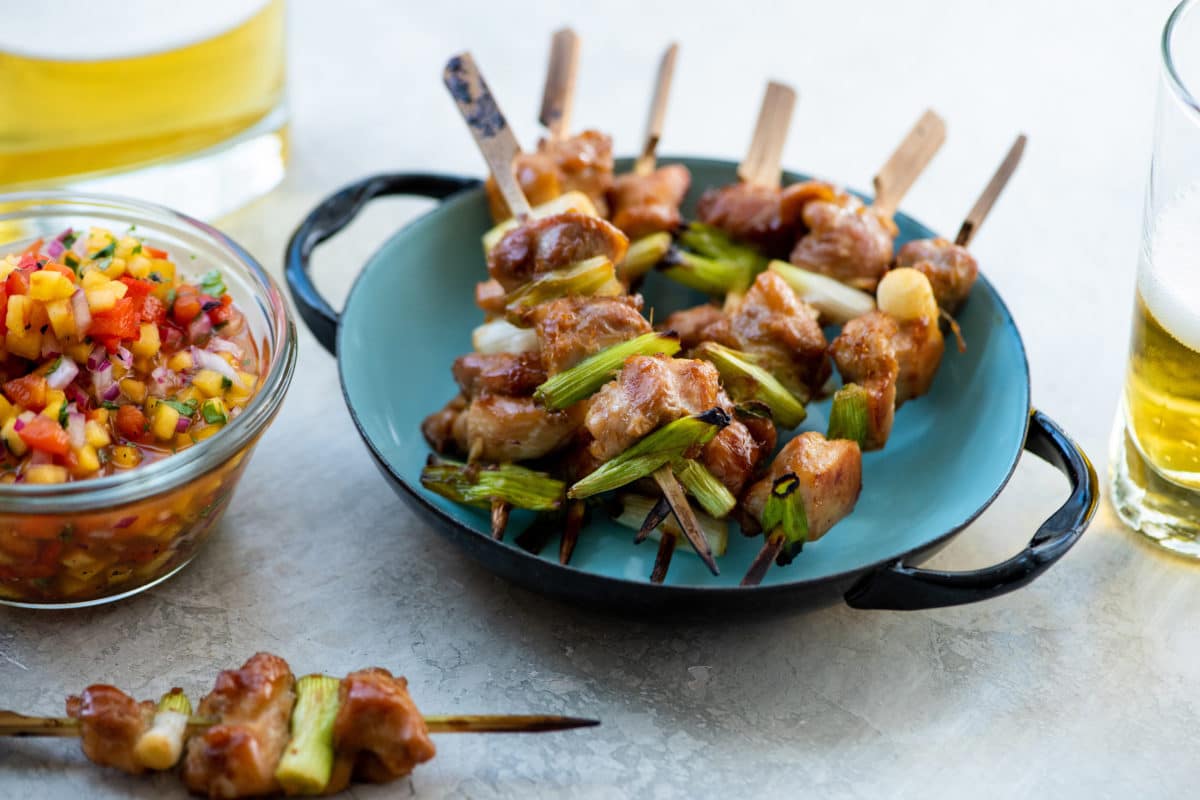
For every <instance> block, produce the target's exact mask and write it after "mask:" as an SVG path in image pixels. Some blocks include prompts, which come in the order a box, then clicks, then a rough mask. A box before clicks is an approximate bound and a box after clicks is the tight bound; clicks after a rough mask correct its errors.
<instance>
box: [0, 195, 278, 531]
mask: <svg viewBox="0 0 1200 800" xmlns="http://www.w3.org/2000/svg"><path fill="white" fill-rule="evenodd" d="M106 211H107V212H109V213H114V212H118V211H119V212H124V213H127V214H132V215H137V216H138V217H139V222H138V223H137V224H138V225H139V226H141V224H142V223H141V221H140V220H141V219H142V218H144V219H145V226H146V229H147V230H149V231H153V230H156V229H161V230H169V229H171V228H175V229H176V230H181V231H184V232H186V233H189V234H191V235H193V236H199V237H201V238H202V239H206V240H207V241H208V243H210V244H212V245H214V246H216V247H217V249H219V250H221V251H222V252H223V254H224V255H227V256H228V257H229V259H230V261H232V262H235V263H237V264H238V266H239V267H241V268H242V269H243V270H244V271H245V273H246V275H247V276H248V277H249V278H250V282H251V284H252V285H253V287H254V289H255V300H256V301H257V304H258V305H259V306H260V307H261V309H262V311H263V314H264V316H265V317H266V319H267V325H268V328H269V329H270V336H271V338H272V341H271V347H272V352H271V354H270V363H269V365H268V367H267V370H266V373H265V375H264V374H262V373H261V372H260V376H261V377H260V380H261V381H262V383H261V385H260V388H259V390H258V391H257V392H256V393H255V394H254V396H253V397H252V398H251V400H250V402H249V403H248V404H247V405H246V406H245V409H244V410H243V411H242V413H240V414H238V416H237V417H235V418H234V419H233V421H232V422H230V423H229V424H228V425H227V426H226V427H225V428H224V429H222V430H221V431H220V432H219V433H218V434H217V435H215V436H212V437H210V438H208V439H205V440H204V441H202V442H199V443H197V444H196V445H195V446H193V447H189V448H187V449H186V450H184V451H183V452H179V453H173V454H171V455H170V456H168V457H166V458H163V459H160V460H158V461H155V462H154V463H152V464H148V465H146V466H144V467H142V466H139V467H134V468H133V469H130V470H128V471H121V472H114V473H112V474H111V475H105V476H103V477H99V478H86V479H83V480H78V481H69V482H67V483H60V484H21V483H12V484H0V513H14V512H15V513H42V514H65V513H71V512H78V511H84V510H98V509H102V508H111V507H116V506H120V505H126V504H128V503H131V502H136V501H139V500H144V499H146V498H147V497H151V496H154V495H157V494H160V493H163V492H165V491H169V490H171V489H174V488H176V487H177V486H179V485H182V484H184V483H186V482H188V481H190V480H192V479H194V478H196V477H199V476H200V475H203V474H205V473H207V472H209V471H210V470H212V469H214V468H216V467H218V466H220V465H221V464H223V463H225V462H226V461H228V460H229V459H230V458H232V457H233V456H234V455H235V454H236V453H238V452H240V451H241V450H243V449H244V448H245V447H247V446H248V445H251V444H253V442H254V440H255V439H256V438H257V437H258V436H259V435H260V434H261V433H262V432H263V430H265V429H266V427H267V425H268V424H269V423H270V422H271V420H272V418H273V417H274V416H275V414H276V412H277V411H278V410H279V407H280V405H281V404H282V403H283V398H284V395H285V394H286V393H287V388H288V385H289V384H290V383H291V379H292V375H293V373H294V371H295V367H296V358H297V342H298V337H297V333H296V325H295V321H294V320H293V319H292V314H291V309H290V308H289V307H288V304H287V302H286V301H285V300H284V299H283V293H282V292H281V291H280V288H279V286H278V284H277V283H276V282H275V280H274V279H273V278H272V277H271V275H270V273H268V272H267V271H266V269H264V268H263V266H262V265H261V264H260V263H259V262H258V260H257V259H255V258H254V256H252V255H250V253H249V252H248V251H247V250H246V249H245V248H243V247H242V246H241V245H239V244H238V243H237V242H235V241H234V240H233V239H232V238H230V237H229V236H227V235H226V234H224V233H222V232H221V231H220V230H218V229H217V228H215V227H214V226H212V225H210V224H208V223H206V222H203V221H201V220H199V219H196V218H195V217H192V216H189V215H187V214H184V213H182V212H179V211H175V210H174V209H171V208H168V207H166V206H162V205H158V204H156V203H148V202H144V201H141V200H136V199H133V198H129V197H123V196H120V195H114V194H98V193H88V192H73V191H66V190H39V191H27V192H11V193H7V194H0V222H5V221H9V220H20V219H27V218H31V217H35V216H38V215H40V214H39V212H45V213H46V215H50V214H54V213H58V214H63V215H67V216H69V215H70V214H71V213H80V214H85V213H89V212H94V213H104V212H106ZM222 268H225V267H222Z"/></svg>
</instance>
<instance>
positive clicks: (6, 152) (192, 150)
mask: <svg viewBox="0 0 1200 800" xmlns="http://www.w3.org/2000/svg"><path fill="white" fill-rule="evenodd" d="M20 6H21V8H20V10H19V11H17V10H15V9H14V10H13V12H14V13H10V14H5V18H4V24H3V25H0V191H5V192H6V191H14V190H22V189H32V188H45V187H52V186H53V187H64V186H65V187H70V188H78V189H80V190H82V191H103V192H112V193H118V194H126V195H133V196H136V197H139V198H141V199H144V200H152V201H156V202H160V203H163V204H165V205H168V206H170V207H173V208H180V209H182V210H184V211H188V212H190V213H193V214H194V215H196V216H200V217H202V218H212V217H215V216H219V215H221V214H224V213H226V212H228V211H232V210H233V209H235V208H237V207H239V206H240V205H243V204H244V203H246V202H248V201H249V200H251V199H253V198H254V197H257V196H258V195H261V194H263V193H264V192H266V191H268V190H269V189H271V188H272V187H273V186H275V184H277V183H278V182H279V180H280V179H281V178H282V177H283V168H284V161H285V157H286V127H285V123H286V113H285V108H284V102H283V98H284V91H283V89H284V2H283V0H204V2H186V3H169V2H163V1H162V0H37V2H26V3H21V4H20Z"/></svg>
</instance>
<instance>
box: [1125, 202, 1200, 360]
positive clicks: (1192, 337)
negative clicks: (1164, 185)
mask: <svg viewBox="0 0 1200 800" xmlns="http://www.w3.org/2000/svg"><path fill="white" fill-rule="evenodd" d="M1138 292H1139V293H1140V294H1141V296H1142V300H1143V301H1144V302H1145V303H1146V308H1147V309H1149V311H1150V313H1151V314H1153V315H1154V318H1155V319H1156V320H1158V323H1159V324H1160V325H1162V326H1163V328H1165V329H1166V330H1167V332H1169V333H1170V334H1171V335H1172V336H1174V337H1175V338H1176V339H1178V340H1179V341H1180V342H1181V343H1182V344H1185V345H1187V346H1188V347H1190V348H1191V349H1193V350H1200V185H1196V186H1192V187H1191V188H1189V189H1188V190H1187V191H1185V192H1183V193H1181V194H1180V195H1179V196H1178V197H1176V199H1175V200H1173V201H1171V202H1170V203H1169V204H1168V205H1167V206H1166V207H1165V208H1163V210H1162V211H1161V212H1160V213H1159V215H1158V218H1157V219H1156V220H1155V221H1154V230H1153V231H1152V232H1151V233H1150V235H1149V242H1148V243H1147V244H1146V245H1145V246H1144V247H1143V252H1142V258H1141V263H1140V264H1139V265H1138Z"/></svg>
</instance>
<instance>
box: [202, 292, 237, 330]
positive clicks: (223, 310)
mask: <svg viewBox="0 0 1200 800" xmlns="http://www.w3.org/2000/svg"><path fill="white" fill-rule="evenodd" d="M233 314H234V311H233V298H232V297H230V296H229V295H223V296H222V297H221V305H219V306H217V307H216V308H213V309H209V312H208V318H209V319H210V320H212V324H213V325H224V324H225V323H226V322H229V320H231V319H233Z"/></svg>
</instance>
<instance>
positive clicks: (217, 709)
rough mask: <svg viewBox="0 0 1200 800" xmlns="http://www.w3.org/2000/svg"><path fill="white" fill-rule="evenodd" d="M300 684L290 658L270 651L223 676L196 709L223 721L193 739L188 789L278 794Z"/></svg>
mask: <svg viewBox="0 0 1200 800" xmlns="http://www.w3.org/2000/svg"><path fill="white" fill-rule="evenodd" d="M294 685H295V679H294V677H293V676H292V671H291V668H289V667H288V664H287V662H286V661H284V660H283V659H282V658H280V657H278V656H273V655H271V654H269V653H256V654H255V655H253V656H251V657H250V659H249V660H248V661H247V662H246V663H245V664H243V665H242V667H241V669H236V670H225V671H223V672H222V673H221V674H220V675H218V676H217V682H216V685H215V686H213V690H212V692H210V693H209V694H207V695H205V697H204V699H203V700H201V701H200V705H199V707H198V708H197V709H196V712H197V714H199V715H200V716H206V717H216V718H218V719H219V720H220V722H219V723H218V724H217V725H214V726H212V727H211V728H209V729H208V730H207V731H205V732H204V733H203V734H202V735H200V736H195V737H192V738H191V739H189V740H188V745H187V756H186V758H185V759H184V763H183V781H184V783H185V784H187V787H188V789H190V790H191V791H193V792H196V793H197V794H206V795H208V796H209V797H214V798H233V797H255V796H260V795H269V794H275V793H278V792H279V784H278V782H276V780H275V768H276V766H278V764H279V759H280V758H281V757H282V756H283V750H284V748H285V747H286V746H287V742H288V722H289V720H290V719H291V716H292V706H293V705H294V704H295V701H296V694H295V692H294V691H293V686H294Z"/></svg>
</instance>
